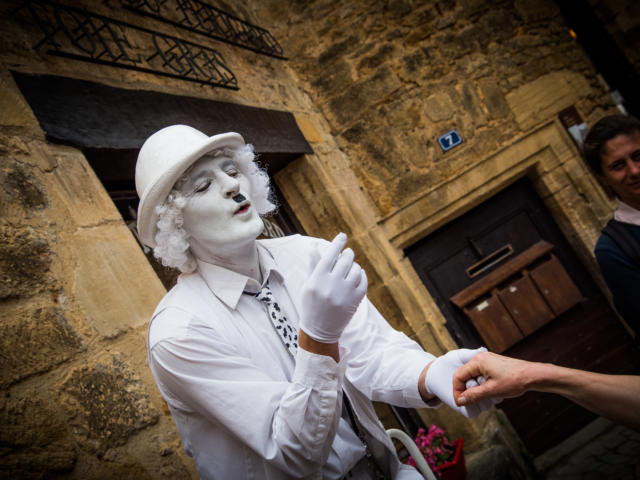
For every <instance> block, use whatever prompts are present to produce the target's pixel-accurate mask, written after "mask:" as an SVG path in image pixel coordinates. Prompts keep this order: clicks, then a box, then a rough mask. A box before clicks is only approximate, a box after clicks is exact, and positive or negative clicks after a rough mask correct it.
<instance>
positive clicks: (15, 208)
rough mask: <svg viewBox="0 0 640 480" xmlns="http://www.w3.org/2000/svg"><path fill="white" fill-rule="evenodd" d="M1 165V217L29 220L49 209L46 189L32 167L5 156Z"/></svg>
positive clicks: (0, 160) (2, 156)
mask: <svg viewBox="0 0 640 480" xmlns="http://www.w3.org/2000/svg"><path fill="white" fill-rule="evenodd" d="M0 165H2V169H0V216H2V217H3V218H5V219H10V218H11V219H13V218H17V219H20V218H23V217H27V218H29V217H32V216H33V215H34V214H36V213H38V212H39V211H42V210H43V209H45V208H47V207H49V204H50V200H49V196H48V194H47V190H46V187H45V186H44V185H43V184H42V182H41V180H40V179H39V178H38V177H37V176H36V175H35V174H34V173H33V171H32V169H31V167H29V166H27V165H24V164H22V163H19V162H18V161H16V160H15V159H14V158H11V156H9V155H5V154H2V155H1V156H0Z"/></svg>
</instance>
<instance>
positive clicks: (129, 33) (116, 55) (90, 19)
mask: <svg viewBox="0 0 640 480" xmlns="http://www.w3.org/2000/svg"><path fill="white" fill-rule="evenodd" d="M23 10H24V11H27V12H28V13H29V14H30V15H31V19H32V20H33V21H34V22H35V24H36V25H37V26H38V28H39V29H40V31H41V32H42V35H43V36H42V38H41V39H40V40H39V41H38V42H37V43H36V44H35V45H34V46H33V48H34V50H39V49H46V53H47V54H49V55H55V56H59V57H65V58H71V59H75V60H81V61H84V62H90V63H96V64H101V65H109V66H113V67H117V68H125V69H129V70H136V71H139V72H145V73H151V74H155V75H161V76H166V77H171V78H177V79H181V80H186V81H190V82H197V83H201V84H206V85H211V86H214V87H223V88H228V89H232V90H238V81H237V79H236V77H235V75H234V74H233V72H232V71H231V69H230V68H229V67H228V66H227V65H226V64H225V62H224V59H223V57H222V55H221V54H220V53H219V52H218V51H216V50H214V49H212V48H208V47H204V46H202V45H198V44H195V43H192V42H187V41H185V40H182V39H180V38H176V37H172V36H170V35H165V34H163V33H159V32H154V31H152V30H149V29H146V28H142V27H138V26H135V25H131V24H129V23H125V22H121V21H118V20H113V19H111V18H107V17H104V16H102V15H97V14H94V13H91V12H87V11H85V10H81V9H79V8H75V7H68V6H64V5H59V4H57V3H54V2H51V1H48V0H26V1H24V2H23V3H22V4H20V6H18V7H17V8H16V9H15V10H14V11H13V13H14V14H18V13H19V12H21V11H23ZM132 38H135V41H134V42H131V39H132Z"/></svg>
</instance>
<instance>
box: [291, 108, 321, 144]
mask: <svg viewBox="0 0 640 480" xmlns="http://www.w3.org/2000/svg"><path fill="white" fill-rule="evenodd" d="M294 117H295V119H296V123H297V124H298V127H300V131H301V132H302V135H304V138H305V139H306V140H307V142H309V143H320V142H323V141H324V137H323V136H322V134H321V133H320V131H319V129H318V128H316V125H315V124H314V122H313V120H311V119H310V118H309V116H308V115H304V114H301V113H298V114H296V113H294Z"/></svg>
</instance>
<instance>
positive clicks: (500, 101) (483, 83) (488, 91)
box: [478, 78, 511, 120]
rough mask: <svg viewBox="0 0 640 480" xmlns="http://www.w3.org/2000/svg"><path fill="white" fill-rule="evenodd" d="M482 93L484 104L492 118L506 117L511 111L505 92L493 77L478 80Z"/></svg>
mask: <svg viewBox="0 0 640 480" xmlns="http://www.w3.org/2000/svg"><path fill="white" fill-rule="evenodd" d="M478 87H479V88H480V93H481V94H482V97H483V99H484V104H485V106H486V107H487V110H488V111H489V116H490V117H491V118H492V119H495V120H497V119H500V118H504V117H506V116H507V115H509V113H510V112H511V111H510V110H509V105H508V104H507V101H506V100H505V98H504V94H503V92H502V90H501V89H500V87H499V86H498V84H497V83H496V81H495V80H494V79H492V78H482V79H480V80H479V81H478Z"/></svg>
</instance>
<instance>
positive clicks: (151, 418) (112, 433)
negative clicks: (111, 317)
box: [60, 354, 159, 454]
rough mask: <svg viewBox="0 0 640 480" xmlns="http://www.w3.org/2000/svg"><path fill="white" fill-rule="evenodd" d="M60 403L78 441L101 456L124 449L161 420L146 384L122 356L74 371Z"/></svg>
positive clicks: (64, 383)
mask: <svg viewBox="0 0 640 480" xmlns="http://www.w3.org/2000/svg"><path fill="white" fill-rule="evenodd" d="M60 400H61V404H62V406H63V408H64V410H65V411H66V414H67V416H68V418H69V424H70V425H71V426H72V427H73V432H74V435H75V436H76V438H77V441H78V442H79V443H80V444H81V445H82V446H83V447H84V448H86V449H87V450H89V451H91V452H96V453H98V454H104V453H105V452H106V451H107V450H108V449H110V448H113V447H118V446H121V445H124V444H125V443H127V440H128V438H129V437H130V436H131V435H133V434H134V433H136V432H137V431H139V430H141V429H143V428H146V427H148V426H150V425H154V424H155V423H157V421H158V417H159V414H158V411H157V410H156V409H155V408H154V407H153V406H152V405H151V402H150V401H149V398H148V393H147V391H146V389H145V386H144V384H142V382H141V381H140V379H139V378H138V377H137V376H136V375H135V374H134V372H133V371H132V370H131V369H130V368H129V366H128V365H127V364H126V363H125V361H124V359H123V358H122V356H120V355H118V354H110V355H104V356H102V357H101V358H98V359H96V360H93V361H91V362H89V363H88V364H87V365H85V366H81V367H78V368H76V369H74V370H73V371H72V372H71V373H70V374H69V375H68V376H67V377H66V378H65V380H64V382H63V384H62V386H61V391H60Z"/></svg>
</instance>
